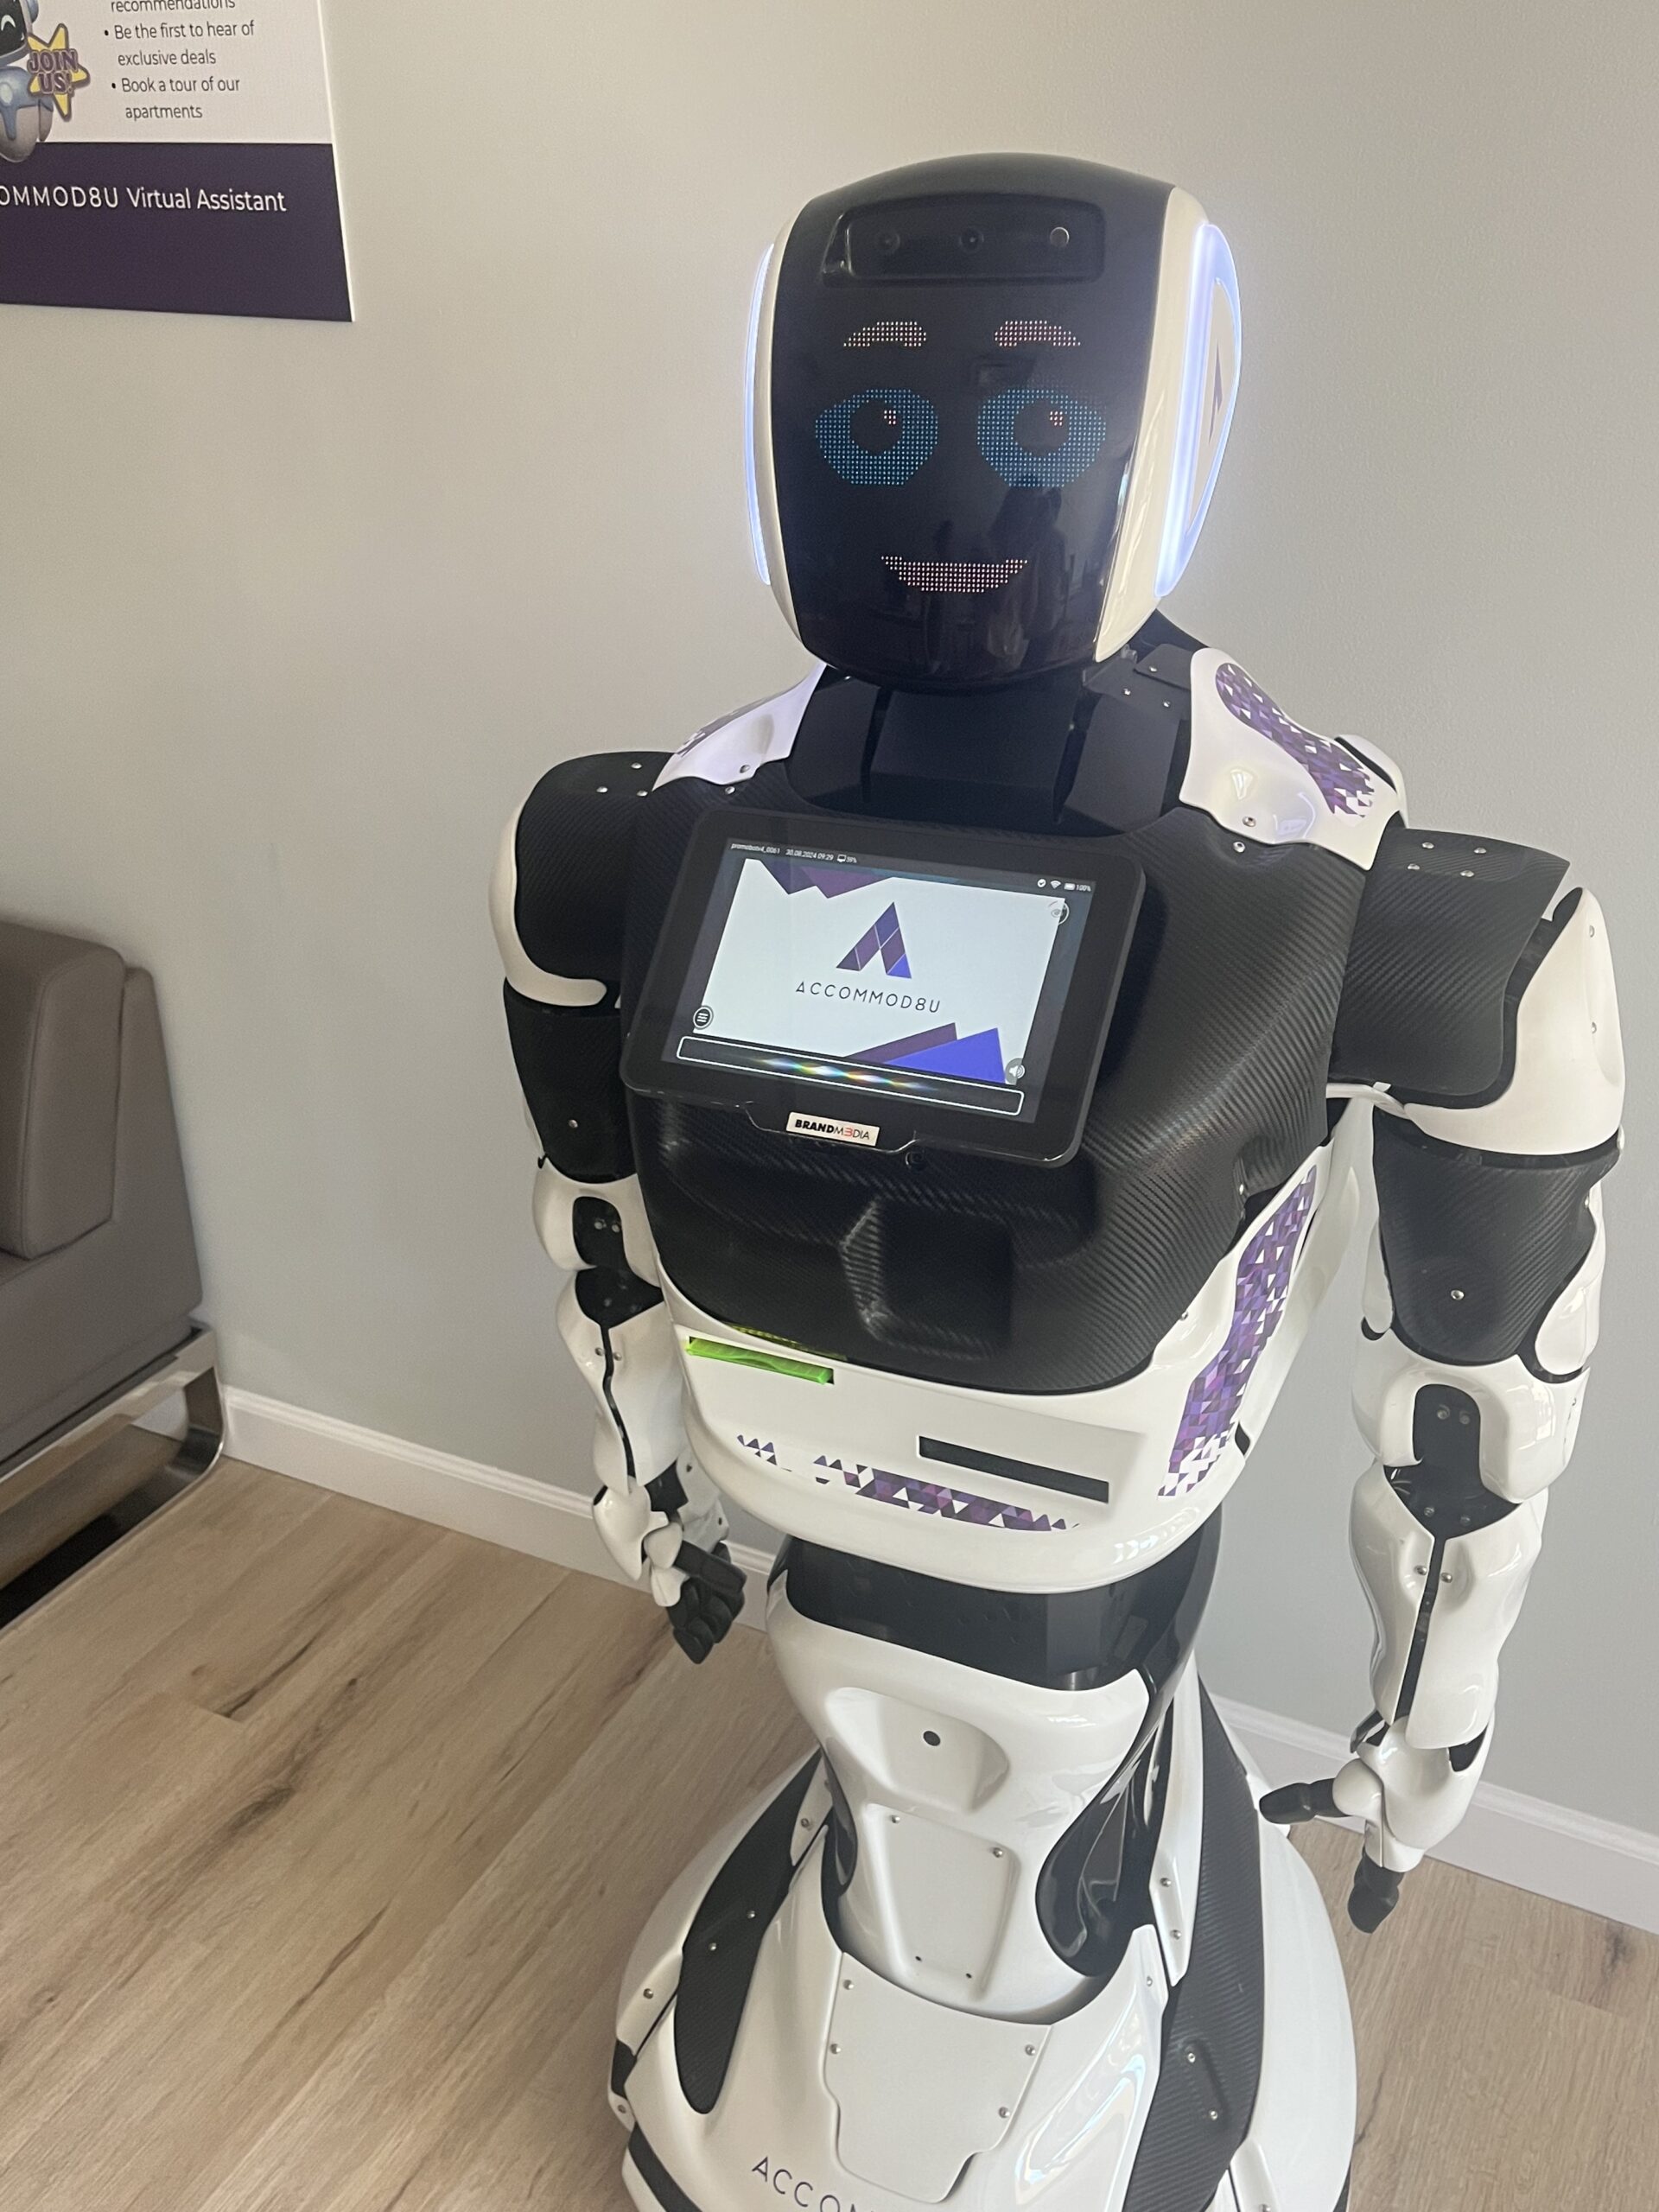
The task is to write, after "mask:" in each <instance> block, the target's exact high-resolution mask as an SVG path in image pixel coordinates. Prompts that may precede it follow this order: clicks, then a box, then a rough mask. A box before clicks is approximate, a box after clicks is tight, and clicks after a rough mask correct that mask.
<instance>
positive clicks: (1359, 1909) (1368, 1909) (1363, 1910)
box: [1348, 1851, 1405, 1936]
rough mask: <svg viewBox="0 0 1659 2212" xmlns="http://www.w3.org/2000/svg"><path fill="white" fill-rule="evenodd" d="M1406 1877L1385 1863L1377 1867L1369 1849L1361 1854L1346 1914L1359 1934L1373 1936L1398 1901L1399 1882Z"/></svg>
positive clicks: (1355, 1870)
mask: <svg viewBox="0 0 1659 2212" xmlns="http://www.w3.org/2000/svg"><path fill="white" fill-rule="evenodd" d="M1404 1880H1405V1876H1404V1875H1403V1874H1396V1873H1395V1872H1392V1871H1391V1869H1389V1867H1387V1866H1378V1865H1377V1863H1376V1859H1373V1858H1372V1856H1371V1854H1370V1852H1369V1851H1362V1852H1361V1853H1360V1854H1359V1864H1358V1866H1356V1867H1355V1869H1354V1886H1353V1891H1352V1893H1351V1896H1350V1897H1349V1899H1348V1917H1349V1919H1350V1920H1351V1921H1352V1922H1353V1923H1354V1925H1355V1927H1356V1928H1357V1929H1358V1930H1359V1932H1360V1934H1361V1935H1362V1936H1375V1935H1376V1931H1377V1929H1379V1928H1380V1927H1381V1926H1382V1925H1383V1922H1384V1921H1385V1920H1386V1919H1387V1918H1388V1916H1389V1914H1390V1913H1391V1912H1392V1911H1393V1910H1394V1908H1395V1905H1397V1904H1399V1902H1400V1885H1401V1883H1402V1882H1403V1881H1404Z"/></svg>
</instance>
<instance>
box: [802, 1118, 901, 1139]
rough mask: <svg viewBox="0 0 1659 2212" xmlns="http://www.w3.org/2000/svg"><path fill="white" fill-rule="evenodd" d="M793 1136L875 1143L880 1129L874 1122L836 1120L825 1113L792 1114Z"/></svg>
mask: <svg viewBox="0 0 1659 2212" xmlns="http://www.w3.org/2000/svg"><path fill="white" fill-rule="evenodd" d="M789 1134H790V1135H791V1136H792V1137H828V1138H829V1141H830V1142H831V1143H832V1144H874V1142H875V1141H876V1139H877V1138H878V1137H879V1136H880V1134H881V1132H880V1129H879V1128H877V1127H876V1125H875V1123H874V1122H834V1121H831V1120H829V1117H828V1116H825V1115H823V1114H791V1116H790V1117H789Z"/></svg>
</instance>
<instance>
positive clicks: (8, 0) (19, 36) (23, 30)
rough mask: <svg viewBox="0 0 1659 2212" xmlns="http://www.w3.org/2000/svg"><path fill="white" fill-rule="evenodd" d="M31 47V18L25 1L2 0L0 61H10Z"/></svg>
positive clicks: (0, 10)
mask: <svg viewBox="0 0 1659 2212" xmlns="http://www.w3.org/2000/svg"><path fill="white" fill-rule="evenodd" d="M28 46H29V16H28V13H27V11H26V10H25V8H24V5H23V0H0V61H10V60H11V59H12V57H13V56H14V55H15V54H22V53H23V52H25V51H26V50H27V48H28Z"/></svg>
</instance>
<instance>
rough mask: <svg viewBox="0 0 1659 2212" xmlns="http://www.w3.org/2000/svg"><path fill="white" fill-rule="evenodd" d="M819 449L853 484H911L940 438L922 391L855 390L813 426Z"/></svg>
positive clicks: (937, 423) (837, 472)
mask: <svg viewBox="0 0 1659 2212" xmlns="http://www.w3.org/2000/svg"><path fill="white" fill-rule="evenodd" d="M812 427H813V429H814V430H815V431H816V433H817V441H818V451H819V452H820V453H821V454H823V457H824V459H825V460H826V461H828V462H829V466H830V467H831V468H833V469H834V470H835V472H836V475H837V476H840V477H843V478H845V480H846V481H847V482H848V483H849V484H907V483H908V482H909V481H910V479H911V478H912V476H913V475H914V474H916V472H917V470H918V468H919V467H921V465H922V463H923V462H924V461H925V460H926V459H927V457H928V455H929V454H931V452H932V450H933V448H934V447H935V446H936V445H937V444H938V442H939V418H938V414H937V413H936V412H935V410H934V409H933V407H932V405H931V403H930V402H929V401H927V400H925V399H924V398H923V397H922V395H921V394H920V392H919V391H859V392H855V393H854V395H853V397H851V398H850V399H843V400H842V402H841V404H840V405H839V406H836V407H826V408H825V409H824V410H823V414H822V415H820V416H819V417H818V419H817V422H816V423H814V424H813V426H812Z"/></svg>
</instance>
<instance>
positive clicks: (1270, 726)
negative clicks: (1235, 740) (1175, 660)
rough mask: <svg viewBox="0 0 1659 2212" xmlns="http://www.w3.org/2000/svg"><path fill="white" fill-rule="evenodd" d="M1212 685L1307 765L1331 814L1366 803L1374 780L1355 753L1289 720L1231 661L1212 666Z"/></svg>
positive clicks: (1236, 714) (1233, 711)
mask: <svg viewBox="0 0 1659 2212" xmlns="http://www.w3.org/2000/svg"><path fill="white" fill-rule="evenodd" d="M1216 690H1217V692H1219V694H1220V695H1221V702H1222V704H1223V705H1224V707H1225V708H1226V709H1227V711H1228V713H1229V714H1230V715H1232V717H1233V719H1234V721H1241V722H1248V723H1249V727H1250V728H1252V729H1253V730H1258V731H1260V733H1261V734H1262V736H1263V737H1265V738H1266V739H1268V741H1269V742H1270V743H1271V744H1274V745H1276V746H1277V747H1279V750H1280V751H1281V753H1288V754H1289V755H1290V757H1291V759H1292V760H1294V761H1296V762H1297V763H1298V764H1299V765H1300V766H1302V767H1304V768H1306V771H1307V772H1308V774H1309V775H1310V776H1312V778H1313V781H1314V782H1315V784H1317V785H1318V786H1319V797H1320V798H1322V799H1323V800H1324V801H1325V805H1326V807H1327V808H1328V809H1329V810H1330V811H1331V812H1332V814H1363V813H1364V812H1365V811H1366V810H1367V809H1368V808H1369V807H1370V804H1371V802H1372V801H1373V800H1374V799H1375V798H1376V777H1375V776H1374V775H1373V774H1372V773H1371V772H1370V769H1369V768H1368V767H1366V766H1365V764H1364V762H1363V760H1360V759H1359V757H1358V755H1357V754H1356V753H1351V752H1350V751H1349V750H1348V748H1347V747H1346V746H1345V745H1339V744H1338V742H1337V741H1336V739H1335V738H1334V737H1321V736H1320V735H1319V733H1318V731H1317V730H1311V729H1304V728H1302V726H1301V724H1300V722H1294V721H1292V720H1291V719H1290V716H1289V715H1287V713H1286V712H1285V710H1284V709H1283V708H1282V707H1281V706H1280V704H1279V702H1278V701H1277V700H1276V699H1270V698H1269V697H1268V695H1267V693H1266V692H1265V691H1264V690H1262V686H1261V685H1260V684H1259V683H1253V682H1252V681H1251V679H1250V678H1249V677H1248V676H1246V675H1245V673H1244V671H1243V669H1242V668H1240V667H1239V665H1238V664H1237V663H1236V661H1230V660H1227V661H1224V662H1223V663H1222V664H1221V666H1220V667H1219V668H1218V669H1217V671H1216Z"/></svg>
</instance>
